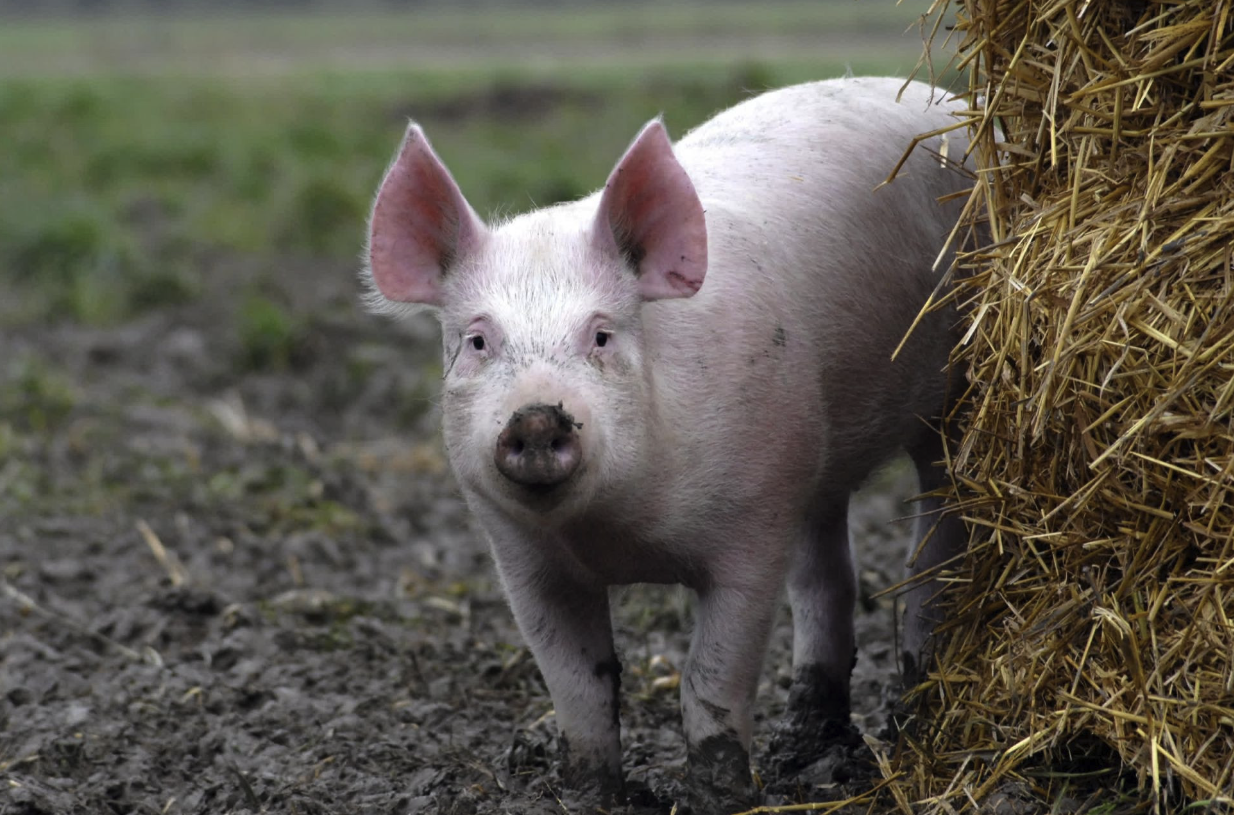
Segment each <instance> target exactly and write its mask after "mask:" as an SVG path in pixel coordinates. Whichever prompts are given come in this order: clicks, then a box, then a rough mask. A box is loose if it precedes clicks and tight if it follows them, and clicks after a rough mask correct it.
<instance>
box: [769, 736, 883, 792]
mask: <svg viewBox="0 0 1234 815" xmlns="http://www.w3.org/2000/svg"><path fill="white" fill-rule="evenodd" d="M870 759H871V755H870V750H869V747H867V746H866V743H865V740H864V739H863V738H862V737H861V733H860V731H858V730H857V728H856V727H854V726H853V724H852V723H851V722H849V721H847V720H840V719H825V720H818V719H813V720H811V719H790V720H788V721H786V722H784V723H782V724H781V725H780V727H778V728H777V729H776V732H775V734H774V735H773V736H772V738H771V743H770V744H769V745H768V756H767V763H766V766H767V781H768V788H769V789H771V790H773V791H776V792H780V793H788V792H791V791H793V790H794V789H798V788H801V789H804V788H809V787H813V786H816V785H820V784H848V783H850V782H852V781H856V780H859V779H861V778H864V777H867V776H868V775H870V774H871V773H872V772H873V763H872V762H871V760H870Z"/></svg>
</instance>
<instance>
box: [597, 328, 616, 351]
mask: <svg viewBox="0 0 1234 815" xmlns="http://www.w3.org/2000/svg"><path fill="white" fill-rule="evenodd" d="M612 333H613V332H611V331H597V332H596V347H597V348H603V347H604V346H606V345H608V338H609V337H611V336H612Z"/></svg>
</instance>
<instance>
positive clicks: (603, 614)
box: [493, 537, 622, 806]
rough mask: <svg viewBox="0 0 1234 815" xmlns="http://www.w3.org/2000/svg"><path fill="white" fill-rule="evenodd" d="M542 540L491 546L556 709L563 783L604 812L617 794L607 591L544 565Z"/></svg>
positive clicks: (616, 672)
mask: <svg viewBox="0 0 1234 815" xmlns="http://www.w3.org/2000/svg"><path fill="white" fill-rule="evenodd" d="M542 544H543V542H542V541H534V542H533V541H512V540H510V539H509V537H507V538H505V539H503V540H501V541H500V542H498V541H497V540H494V546H493V550H494V553H495V554H496V559H497V566H498V570H499V572H500V573H501V579H502V582H503V583H504V584H505V588H506V594H507V596H508V598H509V601H510V608H511V610H512V611H513V612H514V618H515V620H516V621H517V622H518V627H519V630H520V631H521V632H522V634H523V638H524V639H525V640H526V641H527V644H528V646H529V647H530V648H531V653H532V654H533V655H534V656H535V658H536V664H537V665H538V666H539V668H540V673H541V674H542V675H543V676H544V681H545V683H546V684H547V685H548V690H549V693H550V694H551V695H552V697H553V707H554V709H555V710H556V718H557V728H558V730H559V731H560V733H561V760H562V767H561V774H562V781H563V783H564V784H565V785H566V787H568V788H569V789H570V790H572V791H575V792H579V793H582V794H583V795H584V796H586V797H588V798H590V797H591V796H593V795H598V797H599V799H600V800H599V801H598V802H590V801H589V802H588V803H598V804H599V805H600V806H608V805H610V804H611V803H612V802H613V801H614V800H615V799H617V798H618V797H619V796H620V794H621V791H622V773H621V732H620V727H619V723H618V686H619V682H620V673H621V665H620V664H619V663H618V662H617V658H616V655H615V654H614V650H613V630H612V622H611V619H610V616H609V604H608V589H607V588H606V587H605V586H603V585H600V584H599V583H594V582H589V581H586V580H584V579H581V578H580V577H579V576H577V575H572V574H569V573H568V572H567V571H566V570H565V569H564V568H562V567H561V566H560V565H558V564H555V563H553V562H551V561H550V560H548V559H547V558H545V557H544V556H543V555H542V554H541V552H542V551H543V549H542Z"/></svg>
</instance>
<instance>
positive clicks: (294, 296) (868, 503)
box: [0, 262, 913, 815]
mask: <svg viewBox="0 0 1234 815" xmlns="http://www.w3.org/2000/svg"><path fill="white" fill-rule="evenodd" d="M351 271H352V270H350V269H346V268H339V267H337V266H333V265H328V264H320V263H318V264H314V263H312V262H305V263H301V264H300V265H299V267H298V273H297V277H296V280H295V285H294V287H291V286H290V284H289V285H287V286H281V285H279V284H278V283H276V282H272V280H273V277H272V278H271V281H266V283H265V284H264V288H263V289H262V292H263V295H262V296H263V297H264V298H265V299H266V300H267V301H268V302H269V303H273V304H274V305H275V306H276V307H277V308H278V309H280V310H281V312H282V316H283V317H284V318H285V325H283V324H280V325H283V328H285V329H286V330H285V331H282V333H280V334H278V336H276V337H275V342H276V350H280V349H281V350H280V352H279V353H276V354H273V355H271V354H266V355H264V356H262V355H256V356H255V355H254V354H253V353H251V352H252V351H253V349H252V348H250V347H248V346H249V345H251V344H253V343H257V342H258V341H260V340H261V337H260V336H258V337H256V338H254V335H253V333H252V326H246V325H245V324H244V323H243V321H244V320H245V319H247V318H246V317H245V316H244V315H245V313H246V311H245V302H244V298H246V297H251V294H245V293H244V292H251V290H252V287H251V286H249V285H247V284H246V285H241V281H251V280H252V279H253V277H254V276H258V277H260V270H255V269H253V268H246V267H245V265H244V263H242V262H230V263H220V264H219V268H218V269H217V274H212V275H211V276H210V280H211V281H212V282H211V284H210V286H211V290H210V291H208V292H207V293H206V294H205V295H204V296H203V297H202V299H201V300H200V301H199V302H196V303H194V304H193V305H192V306H191V307H189V306H185V307H183V309H182V310H179V311H177V310H174V309H171V310H165V311H161V312H157V313H154V314H152V315H149V316H146V317H144V318H142V319H141V320H138V321H135V322H131V323H128V324H125V325H120V326H117V327H113V328H106V329H86V328H81V327H76V326H47V325H37V326H9V327H4V328H0V349H2V353H0V569H3V577H2V580H3V582H2V583H0V733H3V738H0V813H5V815H14V814H15V813H21V814H22V815H34V814H35V813H55V814H56V815H61V813H63V814H64V815H68V814H69V813H110V812H116V813H119V812H148V813H202V814H203V815H204V814H205V813H210V815H219V814H221V813H260V812H271V813H275V812H278V813H282V812H287V813H332V814H333V813H528V812H533V813H534V812H544V813H549V812H554V813H560V812H562V811H574V812H580V811H583V810H582V809H580V808H577V807H572V806H571V798H570V796H569V795H568V793H566V792H564V791H563V790H562V789H561V786H560V784H559V776H558V772H557V762H556V755H557V748H558V745H557V739H556V731H555V725H554V723H553V718H552V704H551V702H550V700H549V697H548V694H547V692H546V690H545V688H544V684H543V682H542V680H541V678H540V676H539V673H538V671H537V670H536V667H535V663H534V661H533V660H532V658H531V656H530V654H528V652H527V651H526V649H525V647H524V646H523V644H522V641H521V639H520V637H519V634H518V632H517V630H516V629H515V626H514V623H513V621H512V619H511V616H510V613H509V610H508V608H507V607H506V604H505V602H504V600H503V598H502V596H501V592H500V587H499V586H498V585H497V583H496V580H495V578H494V573H493V570H492V567H491V565H490V562H489V559H488V554H487V552H486V550H485V547H484V545H483V543H482V541H480V540H479V538H478V536H477V534H476V533H475V532H474V531H473V530H472V528H471V527H470V526H469V524H468V519H467V513H466V510H465V508H464V506H463V505H462V502H461V500H460V498H459V496H458V494H457V492H456V490H455V488H454V487H453V485H452V482H451V480H450V477H449V475H448V472H447V468H446V464H445V461H444V458H443V456H442V452H441V448H440V443H439V441H438V435H437V425H438V422H439V417H438V416H437V415H436V407H435V398H436V397H435V394H436V387H437V380H438V378H439V376H440V359H439V350H438V345H437V343H438V339H437V336H436V327H435V325H434V324H433V322H432V321H431V319H418V320H415V321H412V322H408V323H404V324H398V325H396V324H393V323H390V322H387V321H382V320H377V319H375V318H370V317H367V316H365V315H363V314H362V313H360V309H359V308H358V307H357V305H356V291H355V287H354V285H353V283H352V281H353V279H354V278H353V275H352V273H351ZM278 343H281V344H282V346H279V345H277V344H278ZM283 346H286V347H283ZM906 473H907V469H906V468H902V467H901V468H893V470H892V472H891V474H890V475H885V476H883V477H880V478H879V479H878V480H877V481H876V483H874V484H872V485H870V486H869V487H868V488H867V489H866V490H865V491H864V492H863V494H862V496H861V498H860V499H859V500H858V501H857V502H856V505H855V507H854V511H853V513H852V518H853V520H852V526H853V538H854V545H855V549H856V552H857V557H858V561H859V563H860V564H861V567H860V568H861V578H862V580H861V582H862V589H863V595H864V596H865V597H866V599H865V600H863V602H862V603H861V604H860V606H859V608H858V609H857V621H858V623H857V624H858V641H859V647H860V650H859V655H858V659H857V667H856V672H855V674H854V678H853V710H854V721H855V723H856V725H857V726H858V727H859V728H861V729H863V730H864V731H866V732H869V733H875V732H877V731H878V730H879V728H880V727H881V726H882V724H883V719H884V717H885V713H886V707H887V704H888V700H889V699H890V697H891V695H892V691H893V689H894V687H895V682H896V679H897V674H896V666H895V662H894V653H895V649H894V646H893V630H894V629H893V613H892V610H891V606H890V602H891V601H890V600H889V599H887V598H880V599H877V600H872V599H869V596H870V595H871V594H872V593H874V592H876V591H878V590H881V589H883V588H885V587H887V586H889V585H892V584H893V583H895V582H897V581H898V580H899V577H900V564H901V562H902V560H903V556H904V546H905V541H906V538H907V534H908V533H907V529H906V526H905V525H904V524H902V523H898V524H893V523H889V522H888V521H889V519H891V518H894V517H899V516H905V515H908V514H910V513H911V506H910V505H908V504H905V503H904V501H905V499H906V498H907V497H908V496H909V495H911V492H912V488H913V485H912V482H911V479H909V478H907V477H906ZM615 597H616V601H615V629H616V632H617V639H618V647H619V651H620V654H621V658H622V662H623V673H622V680H623V687H622V691H623V692H622V703H621V718H622V723H623V732H622V737H623V744H624V760H625V768H626V774H627V778H628V780H629V787H630V790H631V793H632V794H631V803H629V804H628V805H626V806H625V807H623V808H620V809H618V810H613V811H617V812H621V811H624V812H628V813H655V812H664V813H667V812H669V811H670V810H671V808H672V806H673V803H674V801H675V800H678V799H680V798H681V795H682V792H683V787H682V779H683V777H684V769H685V768H684V764H683V762H684V759H685V752H686V750H685V744H684V741H683V739H682V736H681V725H680V717H679V714H678V710H677V690H676V676H677V674H676V672H677V671H678V669H679V668H680V667H681V666H682V665H683V664H684V661H685V653H686V649H687V646H688V638H689V629H690V610H689V602H690V598H689V596H688V594H687V593H686V592H684V591H681V590H678V589H673V588H656V587H632V588H629V589H624V590H621V591H619V592H616V593H615ZM788 622H789V621H788V615H787V611H785V612H784V613H782V615H781V618H780V620H779V623H778V625H777V627H776V630H775V634H774V637H773V640H772V642H771V644H770V648H769V654H768V658H767V661H766V665H765V667H764V671H763V677H764V681H763V685H762V687H761V688H760V693H759V698H758V708H757V722H756V739H755V746H754V751H753V755H754V764H755V768H756V770H757V769H758V767H759V766H760V765H766V764H767V763H768V757H767V756H766V753H765V749H766V745H767V742H768V741H769V740H770V738H771V736H772V732H773V723H774V721H775V720H776V718H777V717H778V716H779V714H780V713H781V712H782V711H783V709H784V706H785V703H786V700H787V693H788V691H787V688H788V684H789V678H790V675H791V666H790V656H789V655H790V645H791V630H790V627H789V625H788ZM826 776H828V773H827V772H823V771H821V770H819V769H818V768H813V769H811V768H807V769H806V770H804V771H803V772H802V775H801V776H800V778H799V779H798V782H797V783H796V785H795V786H794V785H791V784H790V785H788V787H791V789H792V792H791V794H787V793H784V794H781V795H780V796H778V797H775V798H773V799H772V800H771V801H770V802H771V803H776V802H783V803H787V802H790V801H792V800H797V799H798V798H801V797H805V798H810V799H816V800H822V799H834V798H837V797H841V796H842V795H843V794H844V793H846V792H847V791H849V790H847V789H846V788H844V787H842V786H833V785H832V784H831V779H830V778H828V777H826ZM779 786H780V788H785V784H784V783H783V780H781V783H780V785H779ZM563 808H564V810H563Z"/></svg>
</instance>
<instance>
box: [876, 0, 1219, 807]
mask: <svg viewBox="0 0 1234 815" xmlns="http://www.w3.org/2000/svg"><path fill="white" fill-rule="evenodd" d="M952 14H954V15H955V17H956V20H957V23H956V26H955V30H954V32H952V33H949V34H947V36H948V37H950V38H955V39H956V40H958V51H957V56H956V60H957V64H958V66H959V67H960V69H961V70H962V72H963V75H964V76H966V77H967V85H968V87H967V90H966V91H964V93H965V94H966V98H967V99H968V100H969V107H970V111H969V115H970V117H971V118H970V119H969V122H968V124H969V128H970V133H971V134H972V135H973V137H974V147H973V152H974V154H975V163H976V166H977V168H978V170H977V180H976V182H975V187H974V191H973V198H972V200H971V201H970V208H969V209H970V212H971V213H974V215H973V216H972V217H973V218H974V219H977V218H978V217H979V218H981V219H986V220H988V225H987V226H988V230H989V232H988V234H989V240H988V245H986V246H984V247H983V248H982V249H980V250H977V251H975V252H970V253H968V254H967V255H966V256H965V257H964V258H963V260H962V261H961V263H960V266H961V267H962V272H963V273H962V274H958V275H957V277H958V278H959V283H958V288H957V290H956V294H955V297H956V298H958V299H959V300H960V301H961V302H962V303H963V305H964V307H965V314H966V317H965V319H966V323H967V331H966V334H965V337H964V340H963V342H962V343H961V345H960V346H959V347H958V348H957V349H956V352H955V354H954V360H955V362H956V363H957V364H959V365H962V366H963V367H964V369H965V370H967V377H968V380H967V381H968V385H967V392H966V393H965V395H964V399H963V401H962V404H961V406H960V408H959V409H958V411H957V414H956V416H955V418H956V419H958V421H959V422H960V423H961V424H960V427H961V429H962V438H961V439H960V441H959V443H958V444H957V445H956V446H955V448H954V449H953V450H952V451H951V453H950V455H951V457H952V461H951V464H952V467H953V471H954V474H955V483H954V485H953V489H952V490H951V495H950V496H949V497H950V499H951V502H952V504H953V506H954V511H957V512H960V513H962V514H963V516H964V517H965V518H966V519H967V520H968V521H969V526H970V530H971V532H972V540H971V545H970V552H969V555H968V557H967V558H966V559H965V561H964V563H963V564H961V565H959V566H958V567H957V570H956V572H955V574H954V577H952V578H950V583H951V588H950V589H949V590H948V592H947V593H946V595H945V598H944V601H943V602H944V603H945V605H946V608H947V609H948V612H949V613H948V615H947V619H948V624H947V625H946V626H945V627H944V630H943V631H942V632H941V635H940V642H939V648H940V659H939V667H938V668H937V670H936V672H935V673H933V674H931V675H930V677H929V678H928V680H927V681H925V682H924V683H923V684H921V685H920V686H918V688H917V689H916V691H917V693H916V698H917V699H918V701H920V702H922V703H923V705H924V707H923V708H922V709H921V718H920V721H919V726H918V727H917V728H916V729H914V730H910V731H909V735H907V736H905V738H904V739H902V740H901V742H900V745H899V747H898V750H899V752H898V753H897V754H896V755H895V756H894V758H895V759H896V760H895V761H893V762H892V764H891V765H889V769H888V772H891V771H894V770H900V771H904V772H906V773H907V775H906V776H905V777H904V779H903V780H902V781H901V783H902V784H905V785H907V786H908V788H909V789H911V791H912V795H913V796H915V799H916V801H918V802H923V801H924V802H925V803H926V804H927V805H928V807H927V808H929V809H933V810H936V811H961V810H965V809H971V808H975V807H976V806H977V805H978V803H979V802H982V801H987V800H988V799H989V796H990V794H991V793H992V792H994V791H996V790H1000V791H1001V790H1006V789H1007V788H1008V785H1009V784H1010V785H1011V788H1013V789H1017V790H1020V791H1021V792H1022V793H1023V794H1025V795H1028V796H1029V797H1030V798H1034V799H1036V800H1038V801H1050V802H1058V801H1061V800H1063V799H1064V798H1066V797H1067V796H1068V795H1074V794H1078V793H1077V792H1076V791H1077V790H1083V789H1088V790H1090V791H1091V790H1097V792H1096V793H1095V794H1096V795H1103V794H1104V795H1107V796H1108V794H1109V791H1110V790H1111V789H1121V790H1122V793H1123V795H1124V796H1125V797H1123V798H1121V799H1119V800H1120V801H1122V802H1123V803H1124V804H1126V806H1128V807H1137V806H1138V807H1141V808H1144V807H1147V808H1151V809H1153V810H1157V811H1172V810H1174V809H1176V808H1178V807H1179V806H1180V805H1182V804H1185V803H1187V802H1197V801H1202V802H1209V804H1210V805H1211V806H1213V807H1214V808H1223V807H1226V808H1228V807H1230V805H1231V803H1232V802H1234V3H1232V2H1231V0H1129V1H1127V2H1115V1H1113V0H1111V1H1109V2H1099V1H1097V0H1031V1H1030V0H955V1H954V2H953V1H952V0H937V2H935V3H934V7H933V8H932V10H931V15H932V16H931V17H928V18H926V19H925V23H926V25H927V30H933V31H934V32H935V33H936V34H937V35H938V37H939V38H941V36H942V35H943V34H945V33H947V29H946V26H943V25H940V21H943V20H944V19H950V18H951V15H952ZM937 51H938V49H937V47H936V48H935V52H936V53H937ZM1103 790H1104V792H1102V791H1103ZM1000 794H1001V793H1000ZM1094 800H1097V799H1094ZM1100 800H1102V801H1103V802H1105V801H1107V799H1106V798H1102V799H1100ZM1090 803H1091V802H1090Z"/></svg>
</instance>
